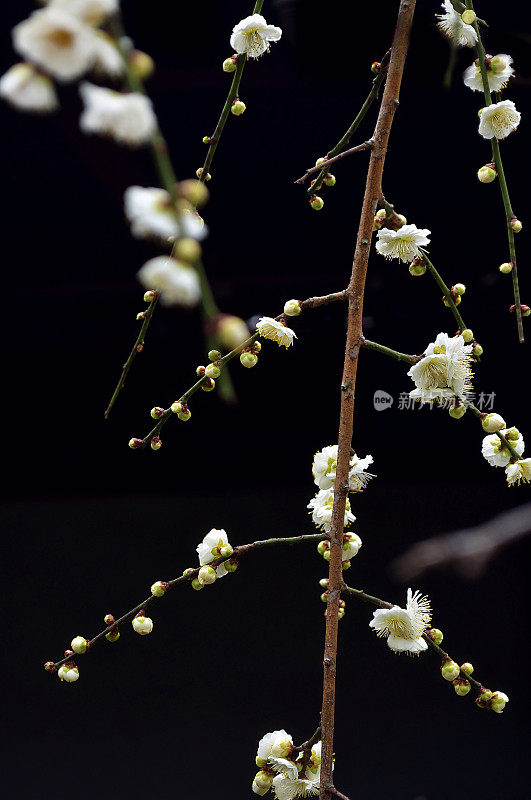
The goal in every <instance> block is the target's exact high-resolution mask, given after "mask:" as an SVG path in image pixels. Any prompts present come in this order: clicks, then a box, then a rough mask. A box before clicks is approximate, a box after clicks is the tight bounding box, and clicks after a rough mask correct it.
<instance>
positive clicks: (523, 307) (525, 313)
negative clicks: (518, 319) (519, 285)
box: [520, 306, 531, 317]
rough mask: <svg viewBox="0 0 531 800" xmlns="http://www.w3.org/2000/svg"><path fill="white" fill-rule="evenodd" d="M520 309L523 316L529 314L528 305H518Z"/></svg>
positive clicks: (530, 309) (530, 310)
mask: <svg viewBox="0 0 531 800" xmlns="http://www.w3.org/2000/svg"><path fill="white" fill-rule="evenodd" d="M520 309H521V311H522V316H523V317H528V316H529V315H530V314H531V308H529V306H520Z"/></svg>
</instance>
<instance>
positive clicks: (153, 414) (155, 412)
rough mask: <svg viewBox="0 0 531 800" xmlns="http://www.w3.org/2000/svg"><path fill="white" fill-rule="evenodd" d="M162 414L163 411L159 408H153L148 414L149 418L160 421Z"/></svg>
mask: <svg viewBox="0 0 531 800" xmlns="http://www.w3.org/2000/svg"><path fill="white" fill-rule="evenodd" d="M163 414H164V409H163V408H161V407H160V406H154V407H153V408H152V409H151V411H150V412H149V416H150V417H152V418H153V419H160V418H161V417H162V415H163Z"/></svg>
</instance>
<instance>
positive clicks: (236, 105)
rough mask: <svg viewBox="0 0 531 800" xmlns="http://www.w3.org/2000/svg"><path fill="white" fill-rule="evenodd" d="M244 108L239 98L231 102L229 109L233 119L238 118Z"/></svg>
mask: <svg viewBox="0 0 531 800" xmlns="http://www.w3.org/2000/svg"><path fill="white" fill-rule="evenodd" d="M246 108H247V106H246V105H245V103H244V102H243V101H242V100H240V99H239V98H237V99H236V100H233V101H232V105H231V107H230V113H231V114H234V116H235V117H239V116H240V115H241V114H243V112H244V111H245V109H246Z"/></svg>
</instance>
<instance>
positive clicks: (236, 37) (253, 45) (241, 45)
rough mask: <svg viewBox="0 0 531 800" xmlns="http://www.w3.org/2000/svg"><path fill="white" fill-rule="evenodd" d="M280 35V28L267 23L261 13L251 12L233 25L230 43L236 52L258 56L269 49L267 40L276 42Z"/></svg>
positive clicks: (251, 56)
mask: <svg viewBox="0 0 531 800" xmlns="http://www.w3.org/2000/svg"><path fill="white" fill-rule="evenodd" d="M281 36H282V30H281V28H277V27H276V26H275V25H268V24H267V22H266V20H265V19H264V17H263V16H262V15H261V14H252V15H251V16H250V17H245V19H242V20H240V22H238V24H237V25H235V26H234V28H233V30H232V35H231V37H230V45H231V47H232V48H234V50H236V52H237V53H247V56H248V57H249V58H259V57H260V56H261V55H263V54H264V53H266V52H267V51H268V50H269V42H278V40H279V39H280V37H281Z"/></svg>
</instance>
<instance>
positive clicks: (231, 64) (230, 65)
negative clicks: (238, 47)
mask: <svg viewBox="0 0 531 800" xmlns="http://www.w3.org/2000/svg"><path fill="white" fill-rule="evenodd" d="M237 65H238V56H237V55H236V54H234V55H233V56H231V57H230V58H226V59H225V61H224V62H223V72H235V71H236V67H237Z"/></svg>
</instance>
